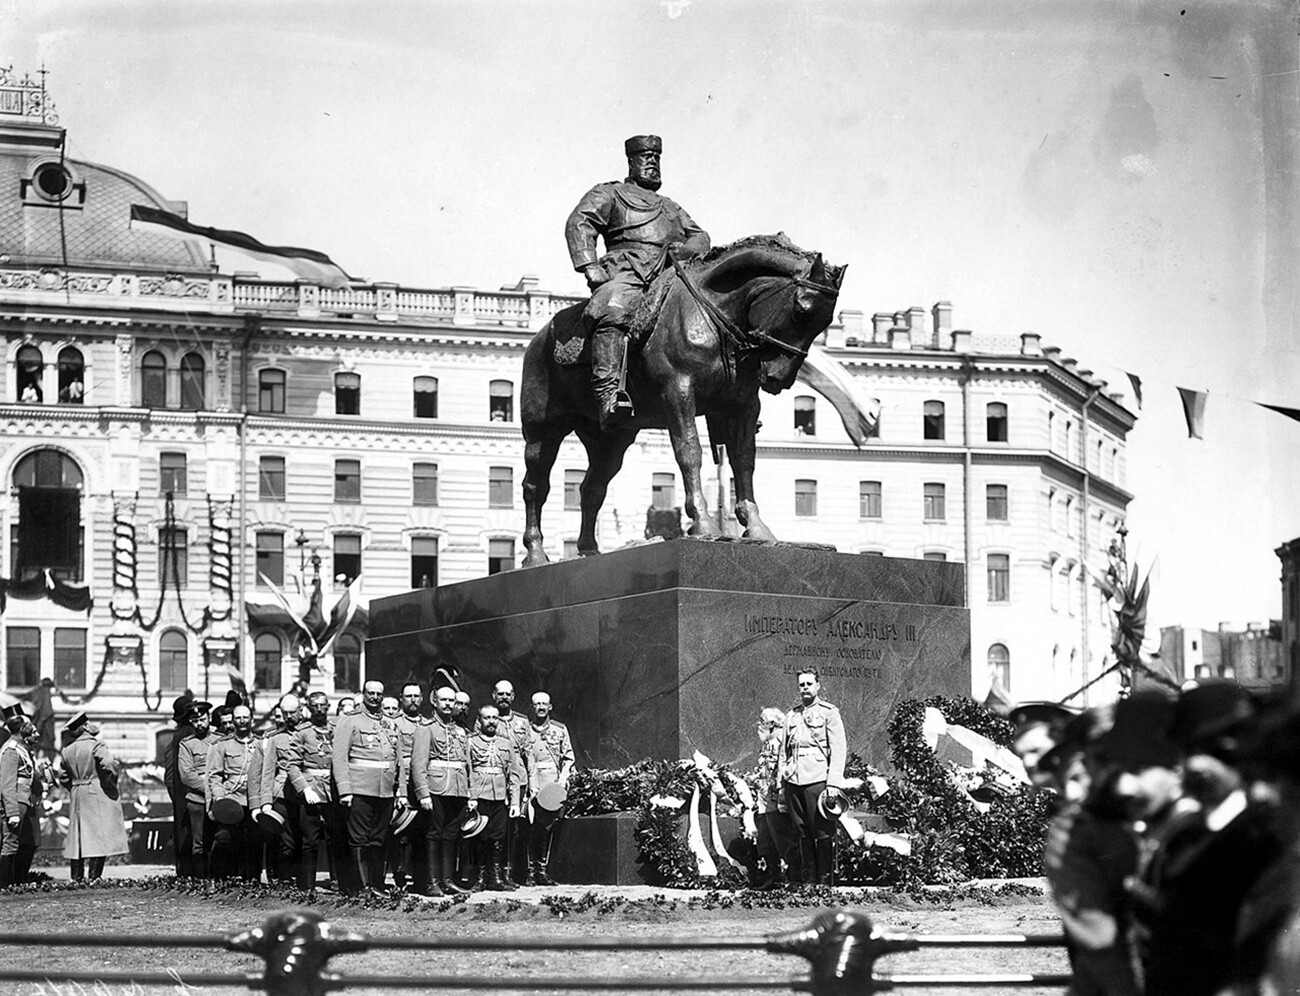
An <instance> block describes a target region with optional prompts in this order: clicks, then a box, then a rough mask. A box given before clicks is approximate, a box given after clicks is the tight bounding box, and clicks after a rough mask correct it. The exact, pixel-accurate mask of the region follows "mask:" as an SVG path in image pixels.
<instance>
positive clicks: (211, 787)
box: [204, 704, 262, 882]
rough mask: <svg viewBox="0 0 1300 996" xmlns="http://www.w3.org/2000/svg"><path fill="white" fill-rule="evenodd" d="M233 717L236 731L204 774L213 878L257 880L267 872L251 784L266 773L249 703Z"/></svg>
mask: <svg viewBox="0 0 1300 996" xmlns="http://www.w3.org/2000/svg"><path fill="white" fill-rule="evenodd" d="M230 718H231V722H232V723H233V725H234V732H233V733H232V734H231V735H230V736H229V737H223V738H221V739H219V740H216V741H215V742H214V743H213V744H212V745H211V746H209V747H208V757H207V762H206V763H207V768H206V770H205V771H204V785H205V788H206V793H205V799H204V801H205V804H206V814H207V818H208V819H209V820H212V821H213V822H214V827H213V834H212V851H211V853H210V854H209V856H208V861H209V869H208V870H209V873H210V874H211V875H212V877H213V878H230V877H233V876H234V875H239V876H240V877H241V878H243V879H245V880H246V881H250V882H252V881H257V879H258V878H260V877H261V873H262V870H261V862H260V861H259V860H258V855H256V854H255V853H254V847H253V840H254V838H253V833H254V830H253V826H254V824H253V815H252V812H251V811H250V810H249V806H248V785H249V782H250V781H251V780H252V779H253V778H256V777H259V776H260V774H261V771H260V769H256V768H254V762H255V761H257V760H258V756H257V755H258V752H257V748H256V744H255V743H254V739H253V712H252V710H251V709H249V708H248V706H246V705H242V704H241V705H237V706H234V707H233V708H232V709H231V717H230Z"/></svg>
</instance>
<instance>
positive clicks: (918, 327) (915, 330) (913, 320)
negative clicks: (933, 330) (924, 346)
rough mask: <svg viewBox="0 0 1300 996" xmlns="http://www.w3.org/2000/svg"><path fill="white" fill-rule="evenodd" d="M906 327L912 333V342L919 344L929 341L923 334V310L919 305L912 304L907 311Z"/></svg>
mask: <svg viewBox="0 0 1300 996" xmlns="http://www.w3.org/2000/svg"><path fill="white" fill-rule="evenodd" d="M907 327H908V329H910V330H911V332H912V341H913V342H915V343H918V344H920V343H928V342H929V341H930V339H929V337H928V336H927V335H926V334H925V309H924V308H922V307H921V306H920V305H919V304H914V305H912V306H911V307H910V308H908V309H907Z"/></svg>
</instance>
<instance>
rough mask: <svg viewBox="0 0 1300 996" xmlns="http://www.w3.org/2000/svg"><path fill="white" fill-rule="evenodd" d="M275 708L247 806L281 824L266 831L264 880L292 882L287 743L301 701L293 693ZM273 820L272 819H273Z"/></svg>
mask: <svg viewBox="0 0 1300 996" xmlns="http://www.w3.org/2000/svg"><path fill="white" fill-rule="evenodd" d="M277 708H278V709H279V712H280V719H279V721H278V724H277V728H276V730H275V731H274V732H272V733H269V734H267V735H266V736H265V737H263V738H262V742H261V765H260V767H259V768H258V769H257V770H258V777H257V778H256V779H255V780H254V781H253V782H252V783H251V784H250V786H249V793H248V805H249V808H250V809H251V810H252V812H253V813H254V817H255V818H256V814H257V813H259V812H261V813H275V814H276V815H278V816H279V817H280V818H281V819H283V820H284V823H283V824H281V825H279V827H278V829H276V830H274V831H272V832H270V833H266V831H263V832H264V833H266V853H267V879H268V880H270V879H275V880H278V881H282V882H294V881H297V878H298V868H297V864H298V858H299V855H298V850H297V846H298V837H297V835H296V834H295V833H294V832H293V828H292V827H291V826H290V825H289V820H288V812H289V806H288V803H287V802H286V801H285V794H284V793H285V787H286V785H287V784H288V777H289V767H288V763H289V753H288V752H289V742H290V741H291V740H292V739H293V734H294V731H295V730H296V729H297V727H298V718H299V713H300V712H301V708H302V704H301V702H299V700H298V696H296V695H294V694H293V692H289V693H287V694H286V695H285V696H284V698H282V699H280V701H279V703H278V705H277ZM272 822H274V820H272Z"/></svg>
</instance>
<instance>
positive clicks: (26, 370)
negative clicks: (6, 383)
mask: <svg viewBox="0 0 1300 996" xmlns="http://www.w3.org/2000/svg"><path fill="white" fill-rule="evenodd" d="M17 369H18V379H17V381H16V384H17V390H18V400H19V401H23V402H26V403H27V404H32V405H38V404H40V403H41V402H42V401H44V400H45V389H44V388H43V387H42V386H41V381H42V379H44V376H45V357H43V356H42V355H41V351H40V350H39V349H37V348H36V347H35V346H24V347H23V348H22V349H20V350H18V357H17Z"/></svg>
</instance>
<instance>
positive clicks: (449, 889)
mask: <svg viewBox="0 0 1300 996" xmlns="http://www.w3.org/2000/svg"><path fill="white" fill-rule="evenodd" d="M438 885H440V886H441V887H442V891H443V892H445V893H446V894H447V895H449V896H465V895H468V894H469V890H468V889H466V888H463V887H462V886H461V885H460V883H459V882H457V881H456V842H455V841H454V840H444V841H443V842H442V877H441V878H440V879H438Z"/></svg>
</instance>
